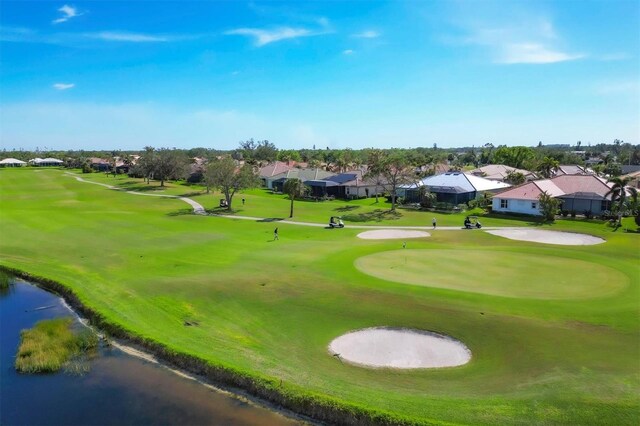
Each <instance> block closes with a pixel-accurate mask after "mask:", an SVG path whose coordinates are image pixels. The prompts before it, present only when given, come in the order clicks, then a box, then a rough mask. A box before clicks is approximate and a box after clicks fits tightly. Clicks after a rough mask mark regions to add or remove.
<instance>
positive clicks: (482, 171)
mask: <svg viewBox="0 0 640 426" xmlns="http://www.w3.org/2000/svg"><path fill="white" fill-rule="evenodd" d="M512 172H518V173H522V174H523V175H524V177H525V179H526V180H534V179H537V178H538V177H537V176H536V174H535V173H533V172H530V171H529V170H524V169H516V168H515V167H511V166H505V165H503V164H489V165H486V166H483V167H480V168H477V169H474V170H471V171H470V172H469V173H471V174H472V175H474V176H479V177H483V178H485V179H489V180H497V181H500V182H504V181H505V179H506V178H507V175H508V174H509V173H512Z"/></svg>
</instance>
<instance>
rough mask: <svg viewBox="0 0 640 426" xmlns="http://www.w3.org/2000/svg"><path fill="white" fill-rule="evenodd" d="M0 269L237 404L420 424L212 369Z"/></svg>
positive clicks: (313, 416)
mask: <svg viewBox="0 0 640 426" xmlns="http://www.w3.org/2000/svg"><path fill="white" fill-rule="evenodd" d="M0 270H1V271H4V272H7V273H9V274H12V275H14V276H16V277H17V278H21V279H23V280H26V281H29V282H31V283H32V284H35V285H37V286H38V287H40V288H42V289H44V290H47V291H49V292H52V293H54V294H56V295H57V296H59V297H61V298H62V299H63V300H64V302H65V303H66V304H67V305H68V306H69V307H70V308H71V310H72V311H73V312H74V313H75V314H76V315H77V316H78V317H79V318H81V319H86V321H88V323H89V324H90V325H91V326H93V327H95V328H97V329H98V330H100V331H102V332H106V333H107V334H108V336H109V338H114V339H116V340H118V341H119V342H118V344H119V345H122V346H124V347H127V348H130V349H131V350H132V351H137V352H138V353H141V354H142V355H141V356H143V357H148V356H151V357H152V358H153V359H155V360H156V361H157V362H159V363H160V364H162V365H163V366H165V367H167V368H169V369H171V370H174V371H175V372H176V373H178V374H181V375H185V376H187V377H188V378H191V379H193V380H196V381H198V382H199V383H201V384H203V385H205V386H211V387H213V388H214V389H216V390H220V391H222V392H224V393H229V394H231V395H233V396H236V397H240V398H241V399H242V398H246V399H247V400H248V401H250V402H252V403H254V404H256V405H259V406H260V405H261V406H264V407H266V408H268V409H270V410H272V411H276V412H278V413H280V414H282V415H284V416H285V417H290V418H294V419H297V420H301V421H306V422H308V423H316V424H317V423H318V422H327V423H331V424H344V425H374V424H375V425H411V424H420V423H418V422H416V421H412V420H410V419H406V418H402V417H399V416H396V415H393V414H390V413H386V412H377V411H374V410H367V409H365V408H362V407H356V406H351V405H348V404H345V403H343V402H342V401H339V400H335V399H330V398H328V397H320V396H317V395H312V394H308V393H305V392H295V391H292V390H288V389H284V388H283V387H282V382H281V381H280V382H278V381H277V380H276V379H273V378H261V377H255V376H251V375H249V374H247V373H243V372H240V371H236V370H234V369H231V368H228V367H223V366H219V365H213V364H211V363H209V362H207V361H205V360H203V359H200V358H198V357H195V356H193V355H189V354H186V353H180V352H176V351H174V350H172V349H169V348H167V347H166V346H164V345H163V344H161V343H159V342H156V341H153V340H151V339H145V338H142V337H140V336H138V335H136V334H134V333H132V332H130V331H129V330H126V329H125V328H123V327H121V326H119V325H116V324H112V323H110V322H109V321H107V320H106V319H105V318H104V317H103V316H102V315H101V314H100V313H99V312H97V311H95V310H93V309H91V308H89V307H87V306H86V305H84V304H83V303H82V302H81V301H80V299H79V298H78V296H77V295H76V294H75V293H74V292H73V291H72V290H71V289H69V288H68V287H67V286H65V285H64V284H61V283H59V282H57V281H54V280H51V279H48V278H44V277H40V276H36V275H32V274H30V273H28V272H24V271H21V270H19V269H15V268H11V267H7V266H4V265H0Z"/></svg>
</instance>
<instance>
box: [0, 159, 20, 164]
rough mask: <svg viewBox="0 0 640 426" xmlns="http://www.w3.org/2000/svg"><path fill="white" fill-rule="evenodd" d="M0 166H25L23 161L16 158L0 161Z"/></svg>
mask: <svg viewBox="0 0 640 426" xmlns="http://www.w3.org/2000/svg"><path fill="white" fill-rule="evenodd" d="M0 164H27V163H26V162H25V161H20V160H18V159H16V158H5V159H4V160H2V161H0Z"/></svg>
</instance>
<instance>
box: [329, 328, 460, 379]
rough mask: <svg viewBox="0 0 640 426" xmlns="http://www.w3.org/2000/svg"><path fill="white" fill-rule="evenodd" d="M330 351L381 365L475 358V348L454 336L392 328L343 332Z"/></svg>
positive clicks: (449, 362) (411, 365) (440, 363)
mask: <svg viewBox="0 0 640 426" xmlns="http://www.w3.org/2000/svg"><path fill="white" fill-rule="evenodd" d="M329 352H330V353H331V354H332V355H334V356H339V358H340V359H341V360H343V361H346V362H350V363H353V364H357V365H361V366H366V367H378V368H380V367H387V368H403V369H405V368H439V367H455V366H458V365H463V364H466V363H467V362H469V360H470V359H471V351H469V349H468V348H467V347H466V346H465V345H464V344H462V343H461V342H459V341H457V340H455V339H452V338H450V337H447V336H443V335H440V334H437V333H431V332H427V331H420V330H412V329H404V328H388V327H375V328H366V329H363V330H357V331H353V332H351V333H347V334H343V335H342V336H340V337H338V338H336V339H334V340H333V341H332V342H331V343H330V344H329Z"/></svg>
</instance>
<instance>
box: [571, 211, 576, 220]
mask: <svg viewBox="0 0 640 426" xmlns="http://www.w3.org/2000/svg"><path fill="white" fill-rule="evenodd" d="M571 217H572V218H575V217H576V211H575V210H571Z"/></svg>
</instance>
